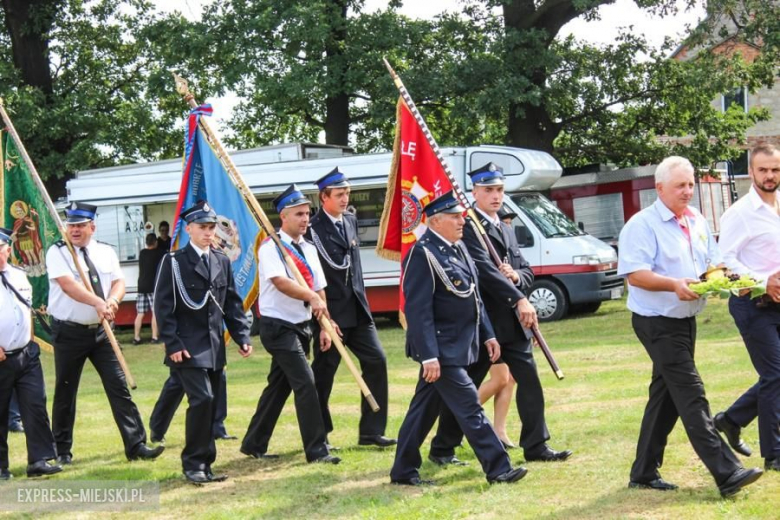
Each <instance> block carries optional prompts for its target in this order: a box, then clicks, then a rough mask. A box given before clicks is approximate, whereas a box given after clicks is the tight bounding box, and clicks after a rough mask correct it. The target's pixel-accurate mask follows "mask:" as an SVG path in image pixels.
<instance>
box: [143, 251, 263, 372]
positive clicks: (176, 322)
mask: <svg viewBox="0 0 780 520" xmlns="http://www.w3.org/2000/svg"><path fill="white" fill-rule="evenodd" d="M174 260H175V261H176V263H177V264H178V266H179V271H180V273H181V281H182V284H183V285H184V288H185V289H186V292H187V295H188V297H189V299H190V300H191V301H192V302H194V303H195V304H199V303H200V302H202V301H203V298H204V296H205V295H206V293H207V292H208V290H209V288H211V293H212V294H213V296H214V299H212V298H209V301H208V303H207V304H206V305H204V306H203V307H202V308H201V309H199V310H193V309H190V308H189V307H188V306H187V305H185V303H184V301H183V300H182V294H181V292H180V290H179V288H178V287H177V286H176V282H175V280H174V276H173V270H172V263H173V261H174ZM209 267H210V270H211V272H210V273H207V272H206V265H205V264H204V263H203V261H202V260H201V258H200V257H199V256H198V253H196V252H195V250H194V249H193V248H192V247H190V246H189V245H187V246H185V247H183V248H182V249H179V250H176V251H173V252H171V253H169V254H167V255H165V257H164V258H163V260H162V263H161V265H160V270H159V273H158V275H157V284H156V286H155V293H154V315H155V317H156V319H157V324H158V326H159V330H160V340H161V341H162V342H163V343H165V364H166V365H168V366H172V367H177V368H210V369H214V370H220V369H222V367H224V366H225V341H224V336H223V330H224V327H223V320H224V324H226V325H227V329H228V330H229V331H230V336H231V337H232V338H233V340H235V341H236V342H237V343H238V344H239V345H243V344H245V343H249V342H250V341H249V322H248V320H247V318H246V316H245V314H244V308H243V303H242V301H241V297H240V296H239V295H238V293H237V292H236V289H235V285H234V282H233V270H232V268H231V265H230V260H229V259H228V257H227V256H225V255H224V254H223V253H222V252H220V251H217V250H216V249H212V250H211V254H210V255H209ZM214 300H216V302H217V303H218V304H219V306H218V305H217V303H215V302H214ZM220 307H221V308H222V311H224V313H225V314H224V316H223V314H222V311H220ZM185 349H186V350H187V352H189V354H190V356H191V358H190V359H186V358H185V359H184V361H182V362H181V363H174V362H173V361H171V360H170V358H169V357H168V356H170V355H171V354H174V353H176V352H179V351H181V350H185Z"/></svg>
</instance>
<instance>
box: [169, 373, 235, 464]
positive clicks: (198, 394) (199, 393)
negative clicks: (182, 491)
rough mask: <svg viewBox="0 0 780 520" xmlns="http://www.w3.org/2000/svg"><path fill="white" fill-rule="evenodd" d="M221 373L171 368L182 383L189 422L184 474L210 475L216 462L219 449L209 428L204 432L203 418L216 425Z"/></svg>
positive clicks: (182, 459)
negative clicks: (185, 395) (206, 473)
mask: <svg viewBox="0 0 780 520" xmlns="http://www.w3.org/2000/svg"><path fill="white" fill-rule="evenodd" d="M221 373H222V370H213V369H211V368H197V367H186V368H171V374H172V376H173V374H175V376H173V377H175V378H176V379H178V380H179V382H180V383H181V386H182V388H183V389H184V392H185V393H186V394H187V403H188V404H189V406H188V407H187V418H186V420H185V443H184V449H183V450H182V452H181V465H182V468H184V470H185V471H207V470H209V469H210V468H211V464H213V463H214V461H215V460H216V458H217V445H216V443H215V442H214V436H213V435H212V434H211V429H210V428H203V427H202V425H203V423H204V422H206V421H204V420H203V418H205V417H208V418H210V421H209V422H208V424H214V415H215V413H216V406H215V404H214V403H216V402H218V401H219V399H220V394H221V393H222V390H221V387H222V385H221V384H220V378H221Z"/></svg>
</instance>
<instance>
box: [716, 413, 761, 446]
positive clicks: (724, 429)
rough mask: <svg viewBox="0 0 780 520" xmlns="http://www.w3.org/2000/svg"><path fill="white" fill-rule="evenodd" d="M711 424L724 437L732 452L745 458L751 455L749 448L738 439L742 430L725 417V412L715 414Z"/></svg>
mask: <svg viewBox="0 0 780 520" xmlns="http://www.w3.org/2000/svg"><path fill="white" fill-rule="evenodd" d="M713 422H714V423H715V428H717V429H718V431H719V432H721V433H722V434H723V435H725V436H726V440H727V441H728V443H729V446H731V447H732V449H733V450H734V451H736V452H737V453H739V454H740V455H744V456H745V457H750V456H751V455H752V454H753V450H751V449H750V446H748V445H747V444H745V441H743V440H742V439H741V438H740V432H741V431H742V428H740V427H739V426H738V425H736V424H734V423H733V422H732V421H731V419H729V418H728V417H727V416H726V413H725V412H720V413H719V414H715V417H714V418H713Z"/></svg>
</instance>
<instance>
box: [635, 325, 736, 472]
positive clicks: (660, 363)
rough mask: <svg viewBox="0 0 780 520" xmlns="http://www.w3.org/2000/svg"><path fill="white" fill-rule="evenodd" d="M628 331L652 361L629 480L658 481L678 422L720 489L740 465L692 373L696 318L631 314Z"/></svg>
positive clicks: (694, 367)
mask: <svg viewBox="0 0 780 520" xmlns="http://www.w3.org/2000/svg"><path fill="white" fill-rule="evenodd" d="M632 325H633V327H634V332H635V333H636V335H637V337H638V338H639V341H640V342H642V345H644V347H645V350H647V353H648V354H649V355H650V359H651V360H652V361H653V376H652V380H651V382H650V397H649V399H648V401H647V406H646V408H645V414H644V417H643V418H642V426H641V431H640V432H639V441H638V443H637V448H636V460H635V461H634V464H633V466H632V467H631V480H632V481H634V482H649V481H651V480H654V479H656V478H659V477H660V475H659V473H658V468H660V467H661V465H662V464H663V459H664V449H665V448H666V442H667V438H668V437H669V434H670V433H671V431H672V429H673V428H674V425H675V424H676V423H677V418H678V417H679V418H680V419H682V423H683V426H684V427H685V431H686V433H687V434H688V439H689V440H690V442H691V444H692V445H693V449H694V450H695V451H696V454H697V455H698V456H699V458H700V459H701V460H702V462H704V465H705V466H706V467H707V469H708V470H709V471H710V473H711V474H712V476H713V477H714V478H715V483H716V484H717V485H721V484H723V482H725V481H726V479H728V478H729V477H730V476H731V475H732V474H733V473H734V472H735V471H736V470H738V469H740V468H741V467H742V465H741V464H740V462H739V460H738V459H737V458H736V456H735V455H734V453H733V452H732V451H731V449H730V448H729V447H728V446H727V445H726V443H725V442H724V441H723V440H722V439H721V437H720V435H719V434H718V432H717V431H716V430H715V426H714V424H713V421H712V416H711V412H710V405H709V402H708V401H707V397H706V396H705V395H704V383H703V382H702V380H701V377H700V376H699V372H698V371H697V370H696V364H695V363H694V360H693V357H694V344H695V341H696V318H693V317H692V318H683V319H676V318H666V317H663V316H653V317H646V316H640V315H638V314H634V315H633V317H632Z"/></svg>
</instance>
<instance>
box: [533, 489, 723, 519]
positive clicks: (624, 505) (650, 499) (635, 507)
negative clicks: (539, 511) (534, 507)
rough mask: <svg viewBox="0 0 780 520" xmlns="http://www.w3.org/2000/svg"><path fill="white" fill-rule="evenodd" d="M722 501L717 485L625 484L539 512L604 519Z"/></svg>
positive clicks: (644, 514)
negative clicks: (658, 487)
mask: <svg viewBox="0 0 780 520" xmlns="http://www.w3.org/2000/svg"><path fill="white" fill-rule="evenodd" d="M719 502H723V499H721V498H720V495H719V494H718V491H717V488H716V487H715V485H714V484H713V485H712V486H700V487H695V488H684V487H681V488H680V489H678V490H677V491H655V490H649V489H628V487H627V484H626V487H624V488H621V489H616V490H612V491H610V492H609V493H605V494H602V495H598V496H596V497H594V498H593V500H591V501H590V502H587V503H585V504H582V505H577V506H572V507H568V508H562V509H559V510H557V511H555V512H554V513H550V514H547V515H544V516H540V517H539V518H541V519H549V520H552V519H570V518H579V519H591V518H592V519H604V518H627V517H643V518H644V517H648V516H650V517H653V516H654V515H653V511H655V510H660V511H663V512H662V513H660V514H661V516H664V515H665V514H666V513H668V511H669V508H670V507H674V508H681V509H682V510H685V509H686V508H687V507H689V506H690V507H691V508H692V509H695V508H696V507H697V506H699V505H702V504H707V503H709V504H715V503H719Z"/></svg>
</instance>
